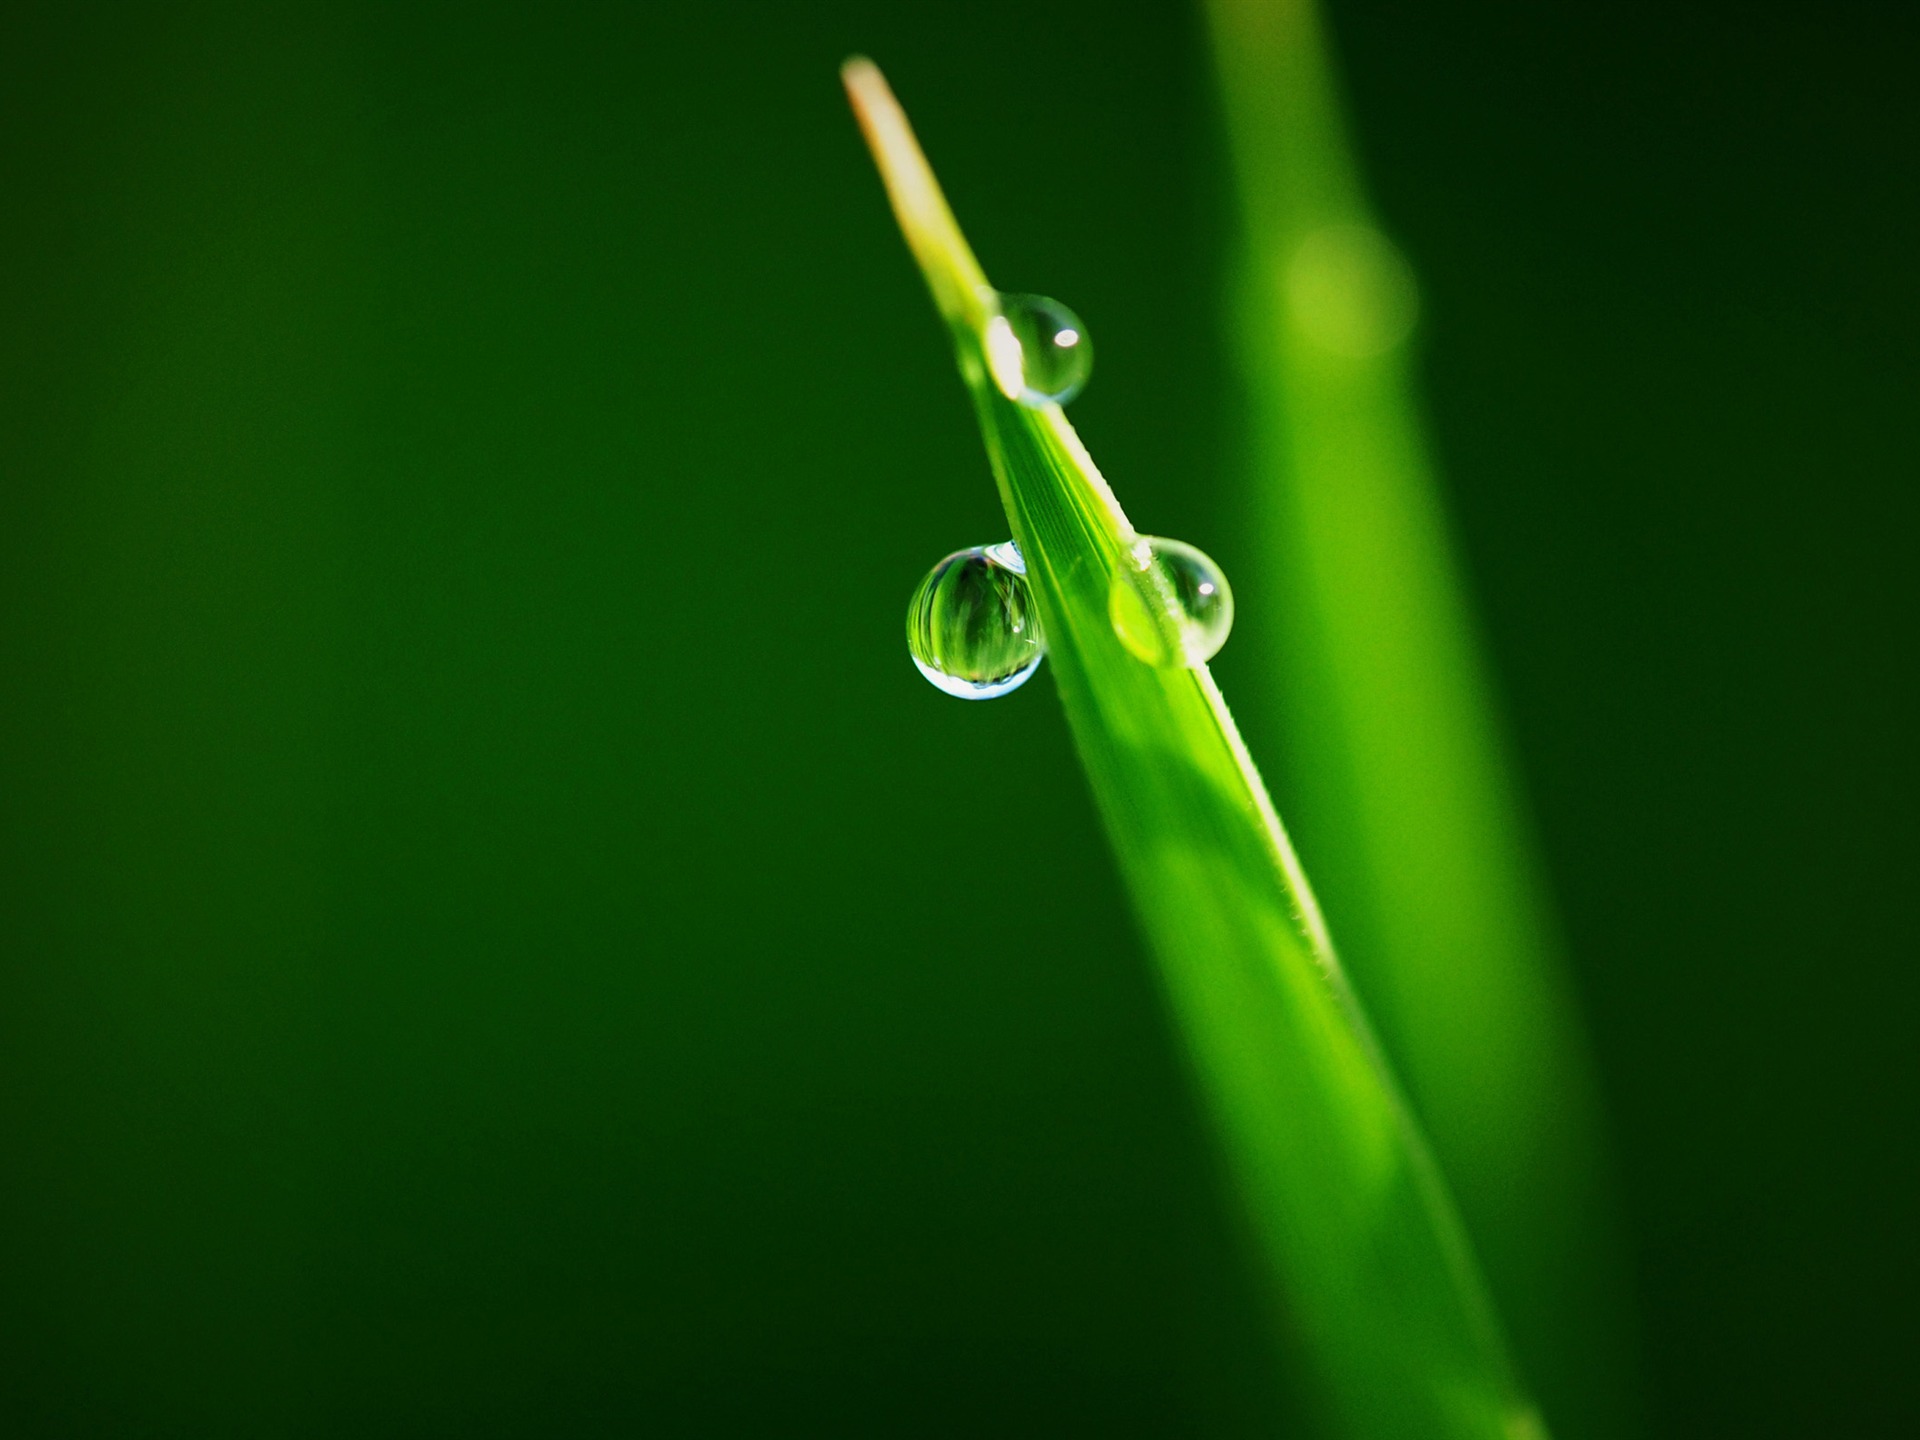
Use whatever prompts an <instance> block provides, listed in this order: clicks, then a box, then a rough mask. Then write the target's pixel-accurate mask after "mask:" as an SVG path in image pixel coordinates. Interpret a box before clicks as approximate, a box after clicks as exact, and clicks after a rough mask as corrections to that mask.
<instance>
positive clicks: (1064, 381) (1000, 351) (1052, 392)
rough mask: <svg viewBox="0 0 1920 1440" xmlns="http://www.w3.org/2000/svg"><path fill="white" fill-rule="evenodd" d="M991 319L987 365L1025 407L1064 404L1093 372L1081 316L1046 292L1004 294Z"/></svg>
mask: <svg viewBox="0 0 1920 1440" xmlns="http://www.w3.org/2000/svg"><path fill="white" fill-rule="evenodd" d="M999 305H1000V313H999V314H998V315H996V316H994V317H993V319H991V320H989V321H988V322H987V364H988V366H989V367H990V368H991V369H992V371H993V379H994V383H995V384H996V385H998V386H999V387H1000V392H1001V394H1003V395H1005V396H1006V397H1007V398H1008V399H1009V400H1018V401H1019V402H1020V403H1021V404H1022V405H1065V404H1066V403H1067V402H1068V401H1069V400H1071V399H1073V397H1074V396H1076V395H1078V394H1079V393H1080V392H1081V391H1082V390H1083V389H1085V388H1086V384H1087V377H1088V376H1089V375H1091V374H1092V373H1093V342H1092V341H1091V340H1089V339H1088V338H1087V327H1086V326H1085V324H1083V323H1082V322H1081V319H1080V317H1079V316H1078V315H1076V314H1074V313H1073V311H1071V310H1069V309H1068V308H1067V307H1066V306H1064V305H1062V304H1061V303H1060V302H1059V301H1058V300H1049V299H1048V298H1047V297H1046V296H1044V295H1002V296H1000V297H999Z"/></svg>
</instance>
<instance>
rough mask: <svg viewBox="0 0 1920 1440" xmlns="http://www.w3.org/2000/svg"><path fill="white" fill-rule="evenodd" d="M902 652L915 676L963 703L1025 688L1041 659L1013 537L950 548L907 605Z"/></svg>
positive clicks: (1036, 617)
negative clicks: (917, 673)
mask: <svg viewBox="0 0 1920 1440" xmlns="http://www.w3.org/2000/svg"><path fill="white" fill-rule="evenodd" d="M907 652H908V653H909V654H910V655H912V657H913V663H914V664H915V665H916V666H917V667H919V670H920V673H921V674H922V675H924V676H926V677H927V679H928V680H929V681H931V682H932V683H933V684H934V685H935V686H937V687H938V688H939V689H941V690H944V691H945V692H946V693H947V694H949V695H957V696H958V697H959V698H960V699H962V700H992V699H994V698H995V697H996V696H1000V695H1005V694H1006V693H1007V692H1009V691H1011V690H1017V689H1019V688H1020V686H1022V685H1024V684H1025V683H1026V681H1027V677H1029V676H1030V675H1032V674H1033V672H1034V671H1035V670H1037V669H1039V667H1040V662H1041V660H1043V659H1044V658H1046V653H1047V648H1046V642H1045V641H1044V640H1043V639H1042V638H1041V635H1040V612H1039V610H1038V609H1037V608H1036V607H1035V605H1034V603H1033V591H1032V588H1031V587H1030V586H1029V585H1028V584H1027V563H1026V560H1025V558H1024V557H1023V556H1022V555H1021V554H1020V547H1019V546H1018V545H1016V544H1015V543H1014V542H1013V541H1011V540H1006V541H1002V542H1001V543H1000V544H998V545H975V546H972V547H971V548H969V549H966V550H956V551H955V552H954V553H953V554H951V555H949V556H947V557H946V559H944V560H942V561H941V562H940V563H939V564H938V565H936V566H934V567H933V569H931V570H929V571H928V572H927V578H926V579H924V580H922V581H921V582H920V586H919V588H918V589H917V590H915V591H914V592H913V599H912V600H911V601H909V602H908V604H907Z"/></svg>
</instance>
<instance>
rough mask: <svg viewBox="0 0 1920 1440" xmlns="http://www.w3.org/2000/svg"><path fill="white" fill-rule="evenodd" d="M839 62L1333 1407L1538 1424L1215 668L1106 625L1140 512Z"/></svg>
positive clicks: (1122, 857) (899, 124) (1108, 819)
mask: <svg viewBox="0 0 1920 1440" xmlns="http://www.w3.org/2000/svg"><path fill="white" fill-rule="evenodd" d="M845 79H846V83H847V88H848V91H849V93H850V95H851V96H852V99H853V103H854V108H855V110H856V112H857V113H858V114H859V117H860V120H861V124H862V126H863V128H864V129H865V131H866V134H867V138H868V141H869V143H870V145H871V146H872V149H873V152H874V155H875V158H876V160H877V161H878V163H879V166H880V169H881V173H882V175H883V177H884V178H885V180H886V183H887V190H888V193H889V195H890V196H891V198H892V200H893V205H894V211H895V214H896V215H897V216H898V218H899V220H900V224H901V228H902V229H903V230H904V231H905V232H906V236H907V241H908V244H909V245H910V246H911V248H912V250H913V253H914V256H915V258H916V259H917V260H918V261H919V263H920V267H921V269H922V270H923V271H924V272H925V274H926V278H927V283H928V285H929V287H930V288H931V289H932V291H933V295H934V299H935V301H936V303H937V304H938V305H939V307H940V310H941V313H942V314H943V315H944V316H945V318H946V319H947V321H948V323H949V325H950V327H951V329H952V332H953V336H954V340H955V345H956V349H957V352H958V358H959V362H960V368H961V372H962V374H963V376H964V377H965V378H966V381H967V383H968V386H969V388H970V389H971V391H972V393H973V398H974V402H975V405H976V408H977V410H978V414H979V419H980V426H981V430H982V433H983V434H984V436H985V439H986V444H987V450H988V454H989V457H990V459H991V461H992V465H993V470H994V474H995V476H996V478H997V480H998V482H999V487H1000V495H1001V499H1002V501H1003V503H1004V504H1005V506H1006V510H1007V515H1008V518H1009V519H1010V521H1011V522H1012V527H1013V532H1014V536H1015V538H1016V539H1017V540H1018V541H1019V542H1020V546H1021V549H1022V551H1023V552H1024V554H1025V556H1026V561H1027V566H1028V570H1029V573H1030V576H1031V579H1032V582H1033V585H1034V589H1035V592H1036V596H1037V599H1038V603H1039V606H1040V611H1041V617H1042V620H1043V622H1044V625H1045V628H1046V634H1047V638H1048V645H1049V652H1048V653H1049V657H1050V660H1051V668H1052V671H1053V674H1054V677H1055V679H1056V681H1057V684H1058V687H1059V692H1060V696H1061V700H1062V703H1063V704H1064V706H1065V708H1066V713H1067V719H1068V722H1069V724H1070V725H1071V727H1072V731H1073V735H1074V739H1075V742H1076V744H1077V746H1078V749H1079V753H1080V757H1081V760H1082V762H1083V764H1084V765H1085V767H1086V770H1087V774H1088V777H1089V779H1090V781H1091V783H1092V786H1093V791H1094V795H1095V798H1096V800H1097V802H1098V805H1099V808H1100V811H1101V814H1102V817H1103V819H1104V820H1105V823H1106V827H1107V831H1108V834H1109V835H1110V837H1111V839H1112V842H1113V846H1114V850H1115V852H1116V854H1117V856H1118V858H1119V861H1120V865H1121V869H1122V871H1123V873H1124V875H1125V878H1126V881H1127V884H1128V886H1129V888H1130V890H1131V893H1132V896H1133V900H1134V903H1135V905H1136V907H1137V910H1138V913H1139V916H1140V919H1141V921H1142V924H1143V927H1144V929H1145V931H1146V934H1147V936H1148V938H1149V940H1150V942H1151V944H1152V947H1153V950H1154V953H1155V956H1156V958H1157V960H1158V962H1159V965H1160V967H1161V970H1162V974H1163V979H1164V983H1165V986H1166V990H1167V993H1168V995H1169V997H1170V999H1171V1002H1172V1004H1173V1007H1174V1010H1175V1012H1176V1015H1177V1018H1178V1021H1179V1024H1180V1027H1181V1029H1182V1031H1183V1033H1184V1036H1185V1039H1186V1042H1187V1046H1188V1050H1189V1053H1190V1055H1191V1057H1192V1060H1193V1063H1194V1068H1195V1071H1196V1073H1197V1075H1198V1077H1199V1079H1200V1083H1201V1086H1202V1089H1203V1091H1204V1093H1205V1096H1206V1098H1207V1100H1208V1102H1209V1104H1210V1107H1211V1111H1212V1114H1213V1117H1214V1119H1215V1121H1216V1122H1217V1125H1218V1127H1219V1130H1220V1133H1221V1136H1222V1148H1223V1151H1224V1154H1225V1156H1226V1159H1227V1162H1228V1165H1229V1169H1230V1171H1231V1173H1232V1175H1233V1176H1234V1178H1235V1180H1236V1182H1237V1184H1238V1186H1239V1188H1240V1192H1241V1194H1242V1196H1243V1199H1244V1202H1245V1206H1246V1216H1247V1219H1248V1221H1249V1228H1250V1231H1251V1233H1252V1234H1253V1235H1254V1237H1255V1238H1256V1240H1257V1245H1258V1250H1259V1255H1260V1257H1261V1260H1262V1262H1263V1264H1264V1266H1265V1267H1266V1275H1267V1279H1268V1281H1269V1282H1270V1284H1269V1293H1271V1294H1272V1295H1273V1296H1274V1297H1275V1299H1276V1302H1277V1305H1278V1308H1279V1310H1280V1312H1281V1314H1280V1317H1279V1318H1280V1319H1281V1321H1282V1323H1283V1325H1284V1328H1285V1330H1286V1332H1287V1333H1288V1334H1289V1335H1290V1336H1291V1337H1293V1339H1294V1341H1295V1342H1296V1343H1297V1344H1298V1346H1299V1348H1300V1350H1301V1351H1303V1352H1304V1353H1305V1354H1306V1355H1307V1356H1308V1357H1309V1359H1310V1363H1311V1367H1312V1371H1313V1376H1314V1378H1315V1380H1317V1382H1318V1384H1317V1388H1316V1393H1317V1394H1318V1395H1319V1396H1320V1397H1321V1399H1322V1400H1323V1402H1324V1404H1325V1407H1326V1414H1327V1416H1328V1418H1329V1420H1330V1429H1331V1430H1332V1432H1333V1433H1338V1434H1345V1435H1350V1436H1355V1437H1388V1436H1420V1437H1433V1440H1439V1437H1468V1436H1476V1437H1501V1440H1517V1437H1522V1436H1533V1435H1536V1434H1538V1433H1539V1432H1538V1429H1537V1422H1536V1421H1535V1420H1534V1419H1533V1417H1532V1412H1531V1410H1530V1409H1529V1408H1528V1407H1527V1405H1526V1403H1525V1401H1524V1400H1523V1399H1522V1398H1521V1396H1520V1394H1519V1392H1518V1389H1517V1386H1516V1382H1515V1380H1514V1377H1513V1372H1512V1369H1511V1367H1510V1366H1509V1364H1508V1362H1507V1359H1506V1356H1505V1351H1504V1346H1503V1342H1502V1340H1501V1338H1500V1334H1499V1328H1498V1325H1497V1323H1496V1322H1495V1320H1494V1318H1493V1314H1492V1311H1491V1308H1490V1306H1489V1305H1488V1303H1487V1301H1486V1299H1485V1296H1484V1292H1483V1288H1482V1286H1481V1283H1480V1281H1479V1279H1478V1276H1477V1272H1476V1269H1475V1266H1474V1262H1473V1259H1472V1257H1471V1255H1470V1253H1469V1251H1468V1248H1467V1245H1466V1241H1465V1239H1464V1235H1463V1232H1462V1231H1461V1229H1460V1226H1459V1224H1458V1222H1457V1220H1456V1218H1455V1216H1454V1213H1453V1210H1452V1207H1451V1202H1450V1201H1449V1200H1448V1198H1447V1195H1446V1193H1445V1189H1444V1186H1443V1185H1442V1183H1441V1181H1440V1179H1439V1176H1438V1173H1437V1171H1436V1170H1435V1169H1434V1167H1433V1165H1432V1163H1431V1161H1430V1160H1429V1158H1428V1156H1427V1153H1426V1151H1425V1148H1424V1145H1423V1142H1422V1140H1421V1139H1420V1137H1419V1135H1418V1134H1417V1133H1416V1131H1415V1129H1414V1127H1413V1125H1412V1123H1411V1121H1410V1119H1409V1117H1408V1115H1407V1113H1406V1110H1405V1108H1404V1106H1403V1105H1402V1104H1401V1103H1400V1101H1399V1099H1398V1098H1397V1096H1396V1094H1395V1090H1394V1087H1393V1083H1392V1081H1391V1080H1390V1078H1389V1076H1388V1074H1387V1072H1386V1069H1385V1067H1384V1065H1383V1063H1382V1062H1381V1060H1380V1058H1379V1055H1378V1053H1377V1051H1376V1049H1375V1047H1374V1046H1373V1044H1372V1042H1371V1040H1370V1039H1369V1037H1368V1034H1367V1031H1366V1027H1365V1024H1364V1022H1363V1021H1362V1019H1361V1017H1360V1015H1359V1012H1358V1010H1357V1008H1356V1007H1355V1004H1354V1002H1353V999H1352V997H1351V996H1350V994H1349V993H1348V990H1347V986H1346V982H1345V980H1344V978H1343V977H1342V974H1341V971H1340V967H1339V964H1338V962H1337V961H1336V960H1335V958H1334V956H1333V953H1332V950H1331V949H1330V947H1329V945H1328V943H1327V937H1326V933H1325V930H1324V928H1323V926H1322V925H1321V922H1320V918H1319V912H1318V910H1317V908H1316V906H1315V903H1314V900H1313V897H1312V895H1311V893H1310V892H1309V890H1308V888H1307V885H1306V881H1305V879H1304V878H1303V877H1302V875H1301V873H1300V871H1299V867H1298V865H1297V864H1296V863H1295V860H1294V856H1293V852H1292V850H1291V848H1290V847H1289V845H1288V842H1287V839H1286V835H1285V833H1284V832H1283V831H1282V829H1281V827H1280V822H1279V819H1278V817H1277V816H1276V815H1275V814H1274V812H1273V808H1272V806H1271V804H1270V803H1269V802H1268V799H1267V794H1266V791H1265V788H1264V787H1263V786H1262V784H1261V781H1260V778H1259V775H1258V774H1257V773H1256V772H1255V770H1254V768H1253V764H1252V762H1251V760H1250V759H1249V758H1248V756H1247V753H1246V750H1245V748H1244V747H1243V746H1242V744H1241V741H1240V736H1239V733H1238V731H1237V730H1236V729H1235V727H1234V724H1233V721H1232V719H1231V717H1230V716H1229V715H1228V713H1227V709H1226V705H1225V702H1224V701H1223V700H1222V698H1221V695H1220V691H1219V690H1218V688H1217V687H1216V686H1215V684H1214V682H1213V679H1212V676H1211V675H1210V674H1209V673H1208V671H1207V670H1206V669H1205V668H1200V669H1194V670H1158V669H1154V668H1151V667H1149V666H1147V665H1144V664H1142V663H1140V662H1139V661H1138V660H1136V659H1134V658H1133V656H1132V655H1131V654H1130V653H1128V651H1127V650H1126V649H1125V648H1123V647H1122V645H1121V643H1120V641H1119V640H1118V638H1117V637H1116V636H1115V634H1114V631H1113V628H1112V626H1111V623H1110V621H1109V619H1108V596H1109V588H1110V585H1111V582H1112V581H1113V579H1114V577H1115V576H1116V575H1117V574H1118V573H1119V572H1120V567H1121V566H1122V565H1123V564H1124V563H1125V562H1124V556H1125V554H1126V551H1127V547H1128V546H1129V544H1130V543H1131V542H1132V541H1133V540H1134V538H1135V535H1134V531H1133V529H1132V527H1131V526H1130V525H1129V524H1128V521H1127V517H1126V515H1125V514H1124V512H1123V511H1122V510H1121V508H1120V505H1119V503H1118V501H1117V500H1116V499H1115V497H1114V495H1113V493H1112V491H1111V490H1110V489H1109V488H1108V486H1107V484H1106V482H1105V481H1104V480H1103V479H1102V478H1101V476H1100V473H1099V471H1098V470H1097V469H1096V468H1095V467H1094V464H1093V461H1092V460H1091V459H1090V458H1089V456H1088V455H1087V452H1086V450H1085V449H1084V448H1083V447H1082V445H1081V444H1080V440H1079V437H1078V436H1077V435H1076V434H1075V433H1074V430H1073V427H1072V426H1071V425H1069V424H1068V423H1067V420H1066V417H1065V416H1064V415H1063V414H1062V413H1061V411H1060V410H1059V408H1058V407H1056V406H1044V407H1041V408H1037V409H1030V408H1027V407H1024V406H1022V405H1019V404H1016V403H1014V402H1013V401H1011V400H1009V399H1008V398H1007V397H1006V396H1005V395H1004V394H1003V393H1002V391H1001V389H1000V387H999V386H998V385H996V384H995V383H993V381H992V379H991V375H990V367H989V365H988V360H987V354H986V343H987V340H986V337H987V334H988V332H989V329H990V327H991V325H992V323H993V319H994V316H995V313H996V306H997V302H996V299H995V297H994V295H993V293H992V292H991V291H990V290H988V289H987V288H986V286H985V280H984V276H983V275H982V272H981V270H980V267H979V265H978V263H977V262H976V261H975V260H974V258H973V255H972V253H971V252H970V251H969V249H968V248H967V244H966V241H965V239H964V238H963V237H962V236H961V234H960V231H959V229H958V227H957V226H956V225H955V224H954V221H953V216H952V213H951V212H950V211H949V210H948V208H947V205H946V202H945V200H944V199H943V198H942V197H941V194H940V189H939V186H938V184H937V183H936V182H935V180H934V178H933V175H932V172H931V171H930V170H929V169H928V168H927V165H926V162H925V160H924V158H923V157H922V156H921V154H920V150H919V147H918V145H917V144H916V143H915V141H914V139H913V136H912V132H911V131H910V130H909V128H908V126H907V123H906V119H905V117H904V116H903V115H902V114H901V112H900V110H899V107H898V106H897V105H896V104H895V102H894V99H893V96H892V94H891V93H890V92H889V91H888V89H887V86H886V82H885V81H884V80H882V78H881V77H880V74H879V72H878V71H877V70H875V69H874V68H873V66H872V65H871V64H869V63H867V62H866V61H863V60H855V61H850V62H849V63H848V65H847V67H846V70H845Z"/></svg>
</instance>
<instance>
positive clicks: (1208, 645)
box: [1107, 535, 1233, 670]
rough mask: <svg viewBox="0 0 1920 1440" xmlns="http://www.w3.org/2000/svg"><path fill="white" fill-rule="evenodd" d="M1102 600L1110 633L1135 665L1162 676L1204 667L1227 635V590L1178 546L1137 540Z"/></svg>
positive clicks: (1215, 571) (1212, 569) (1203, 561)
mask: <svg viewBox="0 0 1920 1440" xmlns="http://www.w3.org/2000/svg"><path fill="white" fill-rule="evenodd" d="M1129 557H1130V559H1131V561H1132V564H1131V566H1130V567H1129V568H1128V569H1126V570H1122V571H1121V572H1120V573H1119V574H1118V575H1116V576H1114V579H1113V588H1112V589H1111V590H1110V591H1109V592H1108V595H1107V614H1108V617H1109V618H1110V619H1111V620H1112V621H1113V630H1114V633H1115V634H1116V635H1118V636H1119V637H1120V643H1121V644H1123V645H1125V646H1126V647H1127V649H1128V650H1129V651H1131V652H1132V653H1133V654H1134V656H1135V657H1137V658H1138V659H1141V660H1144V661H1146V663H1147V664H1149V665H1153V666H1156V667H1158V668H1160V669H1163V670H1173V669H1180V668H1183V667H1184V668H1192V667H1194V666H1197V665H1204V664H1206V663H1207V661H1209V660H1211V659H1212V658H1213V657H1214V656H1215V655H1216V654H1218V653H1219V650H1220V647H1221V646H1222V645H1224V644H1226V643H1227V634H1228V632H1229V631H1231V630H1232V629H1233V588H1232V587H1231V586H1229V585H1228V584H1227V577H1226V576H1225V575H1224V574H1223V573H1222V572H1221V570H1220V567H1219V566H1218V565H1216V564H1214V563H1213V561H1212V560H1211V559H1209V558H1208V557H1207V556H1206V555H1205V554H1203V553H1202V552H1201V551H1199V550H1196V549H1195V548H1194V547H1193V546H1191V545H1189V544H1187V543H1186V542H1185V541H1183V540H1165V539H1161V538H1160V537H1158V536H1155V535H1142V536H1140V537H1139V538H1138V539H1137V540H1135V541H1134V543H1133V546H1132V548H1131V550H1130V551H1129Z"/></svg>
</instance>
